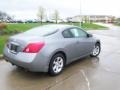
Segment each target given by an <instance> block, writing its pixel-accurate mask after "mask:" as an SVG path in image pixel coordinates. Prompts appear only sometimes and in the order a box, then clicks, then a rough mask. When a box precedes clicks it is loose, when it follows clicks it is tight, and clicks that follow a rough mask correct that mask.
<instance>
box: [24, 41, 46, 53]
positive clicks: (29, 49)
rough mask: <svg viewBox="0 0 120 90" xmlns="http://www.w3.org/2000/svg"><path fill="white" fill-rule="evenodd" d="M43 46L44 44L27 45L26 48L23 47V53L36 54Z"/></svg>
mask: <svg viewBox="0 0 120 90" xmlns="http://www.w3.org/2000/svg"><path fill="white" fill-rule="evenodd" d="M44 45H45V43H44V42H38V43H30V44H28V45H27V47H25V49H24V50H23V52H25V53H37V52H39V51H40V50H41V49H42V47H43V46H44Z"/></svg>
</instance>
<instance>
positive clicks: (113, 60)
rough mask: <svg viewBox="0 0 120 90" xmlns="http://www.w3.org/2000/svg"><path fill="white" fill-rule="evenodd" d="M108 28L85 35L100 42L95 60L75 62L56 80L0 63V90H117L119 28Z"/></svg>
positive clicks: (87, 59)
mask: <svg viewBox="0 0 120 90" xmlns="http://www.w3.org/2000/svg"><path fill="white" fill-rule="evenodd" d="M109 27H110V30H102V31H101V30H100V31H96V30H91V31H89V32H91V33H93V34H95V36H96V37H98V38H100V39H101V43H102V51H101V54H100V55H99V57H97V58H91V57H86V58H83V59H81V60H78V61H76V62H74V63H72V64H70V65H68V66H67V67H66V68H65V70H64V71H63V73H62V74H60V75H59V76H56V77H50V76H49V75H48V74H46V73H32V72H26V71H24V70H22V69H18V68H17V67H15V66H12V65H11V64H10V63H8V62H6V61H4V60H2V61H0V90H120V28H119V27H115V26H112V25H110V26H109Z"/></svg>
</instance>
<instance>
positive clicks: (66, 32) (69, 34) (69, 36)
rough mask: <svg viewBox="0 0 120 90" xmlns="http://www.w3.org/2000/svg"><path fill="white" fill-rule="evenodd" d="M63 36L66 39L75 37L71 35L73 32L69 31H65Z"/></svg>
mask: <svg viewBox="0 0 120 90" xmlns="http://www.w3.org/2000/svg"><path fill="white" fill-rule="evenodd" d="M62 34H63V37H64V38H72V37H73V35H72V34H71V32H70V31H69V30H65V31H63V33H62Z"/></svg>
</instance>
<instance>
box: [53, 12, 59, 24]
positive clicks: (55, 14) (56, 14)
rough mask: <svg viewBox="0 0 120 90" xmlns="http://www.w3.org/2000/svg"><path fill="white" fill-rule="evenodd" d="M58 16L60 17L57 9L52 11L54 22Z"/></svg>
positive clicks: (56, 21)
mask: <svg viewBox="0 0 120 90" xmlns="http://www.w3.org/2000/svg"><path fill="white" fill-rule="evenodd" d="M59 18H60V16H59V11H58V10H55V11H54V13H53V19H54V20H55V23H56V24H57V23H58V20H59Z"/></svg>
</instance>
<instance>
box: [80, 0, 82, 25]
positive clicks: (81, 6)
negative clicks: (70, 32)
mask: <svg viewBox="0 0 120 90" xmlns="http://www.w3.org/2000/svg"><path fill="white" fill-rule="evenodd" d="M81 26H82V0H80V27H81Z"/></svg>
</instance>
